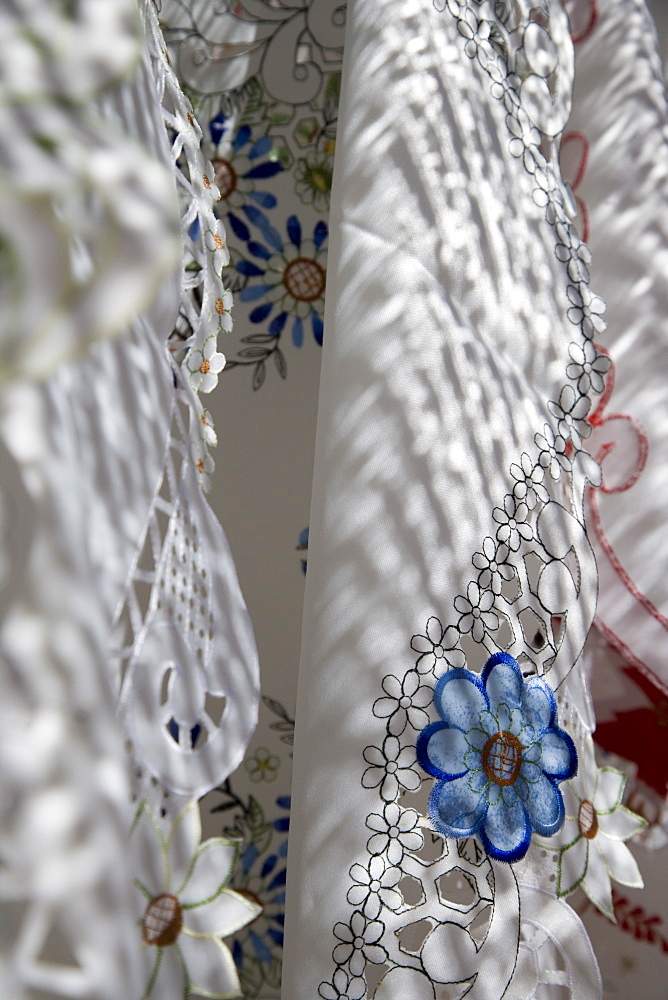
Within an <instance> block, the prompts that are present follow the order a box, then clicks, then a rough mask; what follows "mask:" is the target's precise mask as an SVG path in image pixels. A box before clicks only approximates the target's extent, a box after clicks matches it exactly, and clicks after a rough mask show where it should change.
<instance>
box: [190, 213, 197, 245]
mask: <svg viewBox="0 0 668 1000" xmlns="http://www.w3.org/2000/svg"><path fill="white" fill-rule="evenodd" d="M188 236H189V237H190V239H191V240H196V239H197V237H198V236H199V216H198V217H197V218H196V219H194V220H193V222H191V223H190V226H189V227H188Z"/></svg>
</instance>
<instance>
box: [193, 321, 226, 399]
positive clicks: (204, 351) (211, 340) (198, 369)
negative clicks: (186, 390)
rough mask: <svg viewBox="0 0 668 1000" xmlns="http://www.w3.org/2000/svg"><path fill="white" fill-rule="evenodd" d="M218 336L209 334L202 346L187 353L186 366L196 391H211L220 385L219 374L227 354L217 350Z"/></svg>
mask: <svg viewBox="0 0 668 1000" xmlns="http://www.w3.org/2000/svg"><path fill="white" fill-rule="evenodd" d="M216 346H217V345H216V337H215V335H214V334H209V336H208V337H207V338H206V340H205V341H204V343H203V344H202V347H201V348H193V349H192V350H191V351H189V352H188V354H187V355H186V361H185V364H186V368H187V369H188V377H189V379H190V384H191V386H192V387H193V389H194V390H195V392H211V391H212V390H213V389H215V388H216V386H217V385H218V376H219V374H220V373H221V372H222V370H223V368H224V367H225V355H224V354H220V353H219V352H218V351H217V350H216Z"/></svg>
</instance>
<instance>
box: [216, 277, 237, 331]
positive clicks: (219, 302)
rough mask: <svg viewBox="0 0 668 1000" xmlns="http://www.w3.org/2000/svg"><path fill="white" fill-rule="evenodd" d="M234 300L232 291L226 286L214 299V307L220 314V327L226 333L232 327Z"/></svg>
mask: <svg viewBox="0 0 668 1000" xmlns="http://www.w3.org/2000/svg"><path fill="white" fill-rule="evenodd" d="M233 305H234V301H233V298H232V292H231V291H230V290H229V288H226V289H224V290H223V291H222V293H221V294H220V295H219V296H218V298H217V299H216V300H215V301H214V304H213V308H214V309H215V311H216V313H217V315H218V327H219V329H220V330H222V331H223V332H224V333H229V332H230V331H231V329H232V326H233V323H232V306H233Z"/></svg>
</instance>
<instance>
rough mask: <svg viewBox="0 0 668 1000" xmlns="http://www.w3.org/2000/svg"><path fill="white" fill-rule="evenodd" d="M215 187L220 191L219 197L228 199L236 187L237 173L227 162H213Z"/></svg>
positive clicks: (221, 160)
mask: <svg viewBox="0 0 668 1000" xmlns="http://www.w3.org/2000/svg"><path fill="white" fill-rule="evenodd" d="M213 169H214V175H215V178H216V187H217V188H218V190H219V191H220V197H221V199H223V198H229V197H230V195H231V194H232V192H233V191H234V190H235V188H236V186H237V172H236V170H235V169H234V167H233V166H232V164H231V163H230V161H229V160H223V159H220V160H214V161H213Z"/></svg>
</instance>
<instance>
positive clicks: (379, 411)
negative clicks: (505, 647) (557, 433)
mask: <svg viewBox="0 0 668 1000" xmlns="http://www.w3.org/2000/svg"><path fill="white" fill-rule="evenodd" d="M462 43H463V40H462V38H461V37H460V35H459V33H458V31H457V26H456V22H455V20H454V18H452V17H451V16H450V15H449V14H448V13H447V11H446V13H445V14H439V13H438V12H437V11H436V10H435V9H434V6H433V5H432V3H431V0H385V2H384V3H382V4H380V5H375V4H374V5H371V4H366V3H363V2H361V0H356V2H355V0H353V2H352V3H351V4H350V5H349V9H348V25H347V38H346V50H345V61H344V75H343V90H342V100H341V112H340V122H341V124H340V131H339V137H338V140H337V159H336V172H335V178H334V190H333V198H332V212H331V231H332V243H331V250H330V258H329V269H328V290H327V311H326V321H325V341H324V347H323V363H322V377H321V390H320V402H319V412H318V426H317V436H316V460H315V473H314V483H313V496H312V510H311V534H310V545H309V568H308V577H307V587H306V598H305V612H304V626H303V637H302V639H303V643H302V658H301V665H300V673H299V685H298V701H297V726H296V743H295V758H294V780H293V820H292V824H291V834H290V855H289V866H288V871H289V877H288V895H287V921H286V946H285V962H284V980H283V994H282V995H283V997H284V998H285V1000H312V998H313V997H314V996H317V993H318V985H319V983H320V982H321V980H323V979H326V980H330V979H331V976H332V972H333V971H334V964H333V962H332V957H331V953H332V947H333V945H334V944H335V943H336V942H335V939H334V937H333V934H332V929H333V926H334V924H335V923H336V922H337V921H345V920H347V919H349V916H350V907H349V906H348V904H347V903H346V889H347V887H348V884H349V881H348V872H349V869H350V867H351V865H352V864H354V863H355V862H356V861H358V860H360V859H361V858H362V856H363V854H364V849H365V844H366V841H367V839H368V836H369V830H368V829H367V827H366V826H365V817H366V815H367V814H368V813H370V812H374V811H377V810H378V806H379V804H381V803H379V799H378V796H377V792H376V791H373V790H372V791H368V790H365V789H363V788H362V787H361V784H360V781H361V777H362V773H363V770H364V768H365V766H366V765H365V763H364V760H363V757H362V753H363V750H364V748H365V746H367V745H369V744H371V743H377V742H378V740H379V739H380V740H382V736H383V732H382V729H381V728H380V727H379V726H378V721H379V720H378V719H375V718H374V716H373V714H372V705H373V702H374V700H375V699H376V698H378V697H379V696H380V695H381V694H382V690H381V680H382V678H383V677H384V676H385V675H386V674H387V673H394V674H396V675H397V676H399V677H401V676H403V674H404V672H405V671H406V670H407V669H409V668H410V667H411V665H412V663H413V661H414V659H415V654H414V653H413V652H412V650H411V649H410V640H411V636H412V635H413V634H415V633H417V632H421V631H423V630H424V624H425V622H426V620H427V618H428V617H429V616H430V615H438V617H439V618H440V619H441V620H442V622H443V624H444V625H445V624H447V623H448V620H452V616H453V610H452V608H453V600H454V598H455V597H456V596H457V595H458V594H464V593H466V584H467V582H468V581H469V580H470V579H471V578H472V576H473V572H472V567H471V557H472V555H473V553H474V552H476V551H477V550H479V548H480V545H481V543H482V540H483V538H484V537H485V536H486V535H492V536H493V535H494V534H495V530H496V524H495V522H494V521H493V519H492V509H493V508H494V507H495V506H498V505H499V504H501V503H502V501H503V497H504V494H506V493H508V492H510V491H511V489H512V485H513V482H512V479H511V478H510V474H509V466H510V464H511V463H512V462H517V461H518V460H519V457H520V455H521V453H522V452H523V451H525V450H526V451H529V452H533V449H534V445H533V438H534V434H535V433H536V432H540V431H542V429H543V425H544V423H545V421H546V419H547V416H548V410H547V402H548V400H549V399H557V398H558V395H559V388H560V386H561V384H563V381H564V371H565V367H566V365H567V364H568V344H569V342H570V340H571V339H573V327H571V326H570V324H569V323H568V322H567V320H566V318H565V317H566V310H567V308H568V305H569V303H568V301H567V299H566V294H565V285H566V281H565V276H564V272H563V269H561V268H560V266H559V262H558V261H557V259H556V257H555V253H554V236H553V234H552V232H551V231H550V229H549V227H548V225H547V223H546V222H545V219H544V212H543V211H542V210H541V209H539V208H538V207H537V206H536V205H535V204H534V201H533V200H532V179H531V177H530V176H529V175H528V174H527V173H526V171H525V169H524V167H523V165H522V162H521V160H517V159H515V158H514V157H513V156H511V155H510V153H509V151H508V139H509V133H508V131H507V128H506V124H505V110H504V108H503V104H502V102H499V101H496V100H495V99H494V98H493V97H492V96H491V95H490V90H489V84H490V81H489V78H488V77H486V75H485V74H484V73H483V72H482V71H481V70H480V67H479V66H478V64H477V63H476V62H475V60H472V59H469V58H468V57H467V56H466V55H465V54H464V51H463V44H462ZM470 665H471V666H472V667H477V666H479V664H478V663H475V662H471V664H470ZM409 804H410V803H409ZM498 961H499V962H501V956H500V955H499V959H498ZM491 963H492V964H491V965H490V966H488V967H487V968H488V972H487V975H489V976H492V978H493V977H494V959H493V958H492V960H491ZM480 995H481V996H482V995H483V994H482V993H481V994H480Z"/></svg>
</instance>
